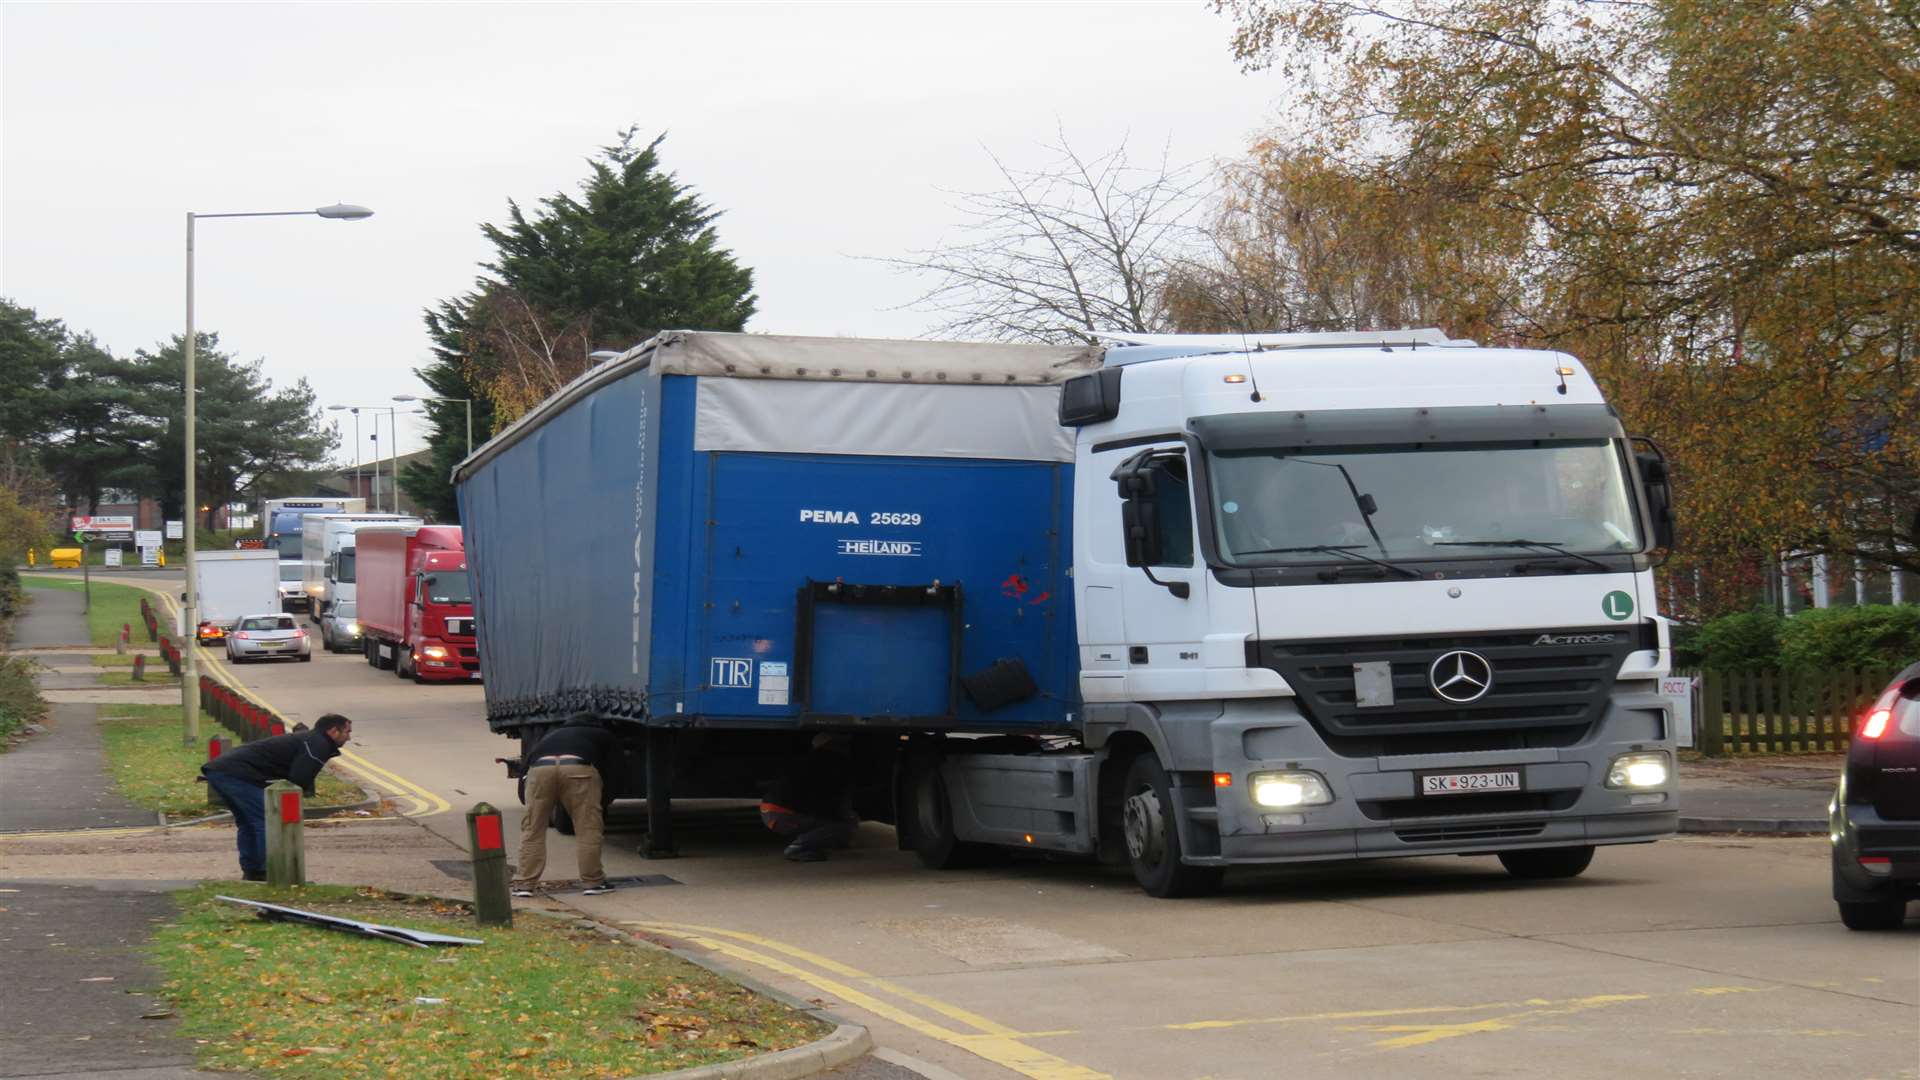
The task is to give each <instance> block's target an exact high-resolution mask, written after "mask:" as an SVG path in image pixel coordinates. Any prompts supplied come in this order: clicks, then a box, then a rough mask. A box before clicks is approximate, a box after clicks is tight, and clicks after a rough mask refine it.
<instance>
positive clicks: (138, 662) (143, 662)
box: [133, 653, 147, 682]
mask: <svg viewBox="0 0 1920 1080" xmlns="http://www.w3.org/2000/svg"><path fill="white" fill-rule="evenodd" d="M133 681H134V682H146V681H147V654H146V653H134V654H133Z"/></svg>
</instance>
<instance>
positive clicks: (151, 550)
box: [140, 544, 160, 566]
mask: <svg viewBox="0 0 1920 1080" xmlns="http://www.w3.org/2000/svg"><path fill="white" fill-rule="evenodd" d="M140 565H141V566H159V565H160V547H159V545H158V544H156V545H154V546H153V547H143V548H141V549H140Z"/></svg>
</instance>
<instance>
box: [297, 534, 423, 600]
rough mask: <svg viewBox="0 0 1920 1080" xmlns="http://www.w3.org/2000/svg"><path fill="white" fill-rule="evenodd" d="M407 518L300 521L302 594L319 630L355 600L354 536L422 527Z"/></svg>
mask: <svg viewBox="0 0 1920 1080" xmlns="http://www.w3.org/2000/svg"><path fill="white" fill-rule="evenodd" d="M419 524H422V522H421V520H420V519H419V518H417V517H409V516H407V515H405V514H308V515H307V516H306V517H304V518H301V519H300V574H301V591H302V592H304V593H305V594H306V597H307V619H308V621H310V622H312V623H314V624H315V625H316V626H317V625H319V623H320V617H321V616H322V615H325V614H326V613H327V612H329V611H332V610H333V606H334V605H335V604H338V603H342V602H345V601H349V600H352V599H353V582H354V560H353V535H354V533H355V532H356V531H357V530H359V529H360V528H362V527H363V526H367V525H419Z"/></svg>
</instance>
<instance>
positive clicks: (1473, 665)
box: [1427, 649, 1493, 705]
mask: <svg viewBox="0 0 1920 1080" xmlns="http://www.w3.org/2000/svg"><path fill="white" fill-rule="evenodd" d="M1427 683H1428V684H1429V685H1431V686H1432V687H1433V692H1434V693H1436V694H1438V695H1440V696H1441V697H1442V698H1445V699H1446V700H1448V701H1451V702H1453V703H1455V704H1457V705H1464V704H1466V703H1467V702H1469V701H1478V700H1480V699H1481V698H1483V697H1485V696H1486V694H1487V691H1488V690H1491V689H1493V665H1492V664H1490V663H1488V662H1487V658H1486V657H1484V656H1481V655H1480V654H1479V653H1476V652H1468V651H1467V650H1465V649H1456V650H1454V651H1453V652H1450V653H1443V654H1441V656H1440V658H1439V659H1438V660H1435V661H1434V662H1433V666H1432V667H1430V668H1428V669H1427Z"/></svg>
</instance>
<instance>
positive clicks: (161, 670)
mask: <svg viewBox="0 0 1920 1080" xmlns="http://www.w3.org/2000/svg"><path fill="white" fill-rule="evenodd" d="M94 677H95V678H97V679H99V680H100V685H102V686H135V685H138V686H179V685H180V680H179V679H176V678H174V677H173V675H172V673H170V672H169V671H167V665H166V663H165V662H164V661H162V662H158V663H156V662H154V661H152V660H149V661H147V671H146V677H145V678H144V679H142V680H141V681H140V682H139V683H135V682H134V681H133V672H131V671H103V672H101V673H100V674H98V675H96V676H94Z"/></svg>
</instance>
